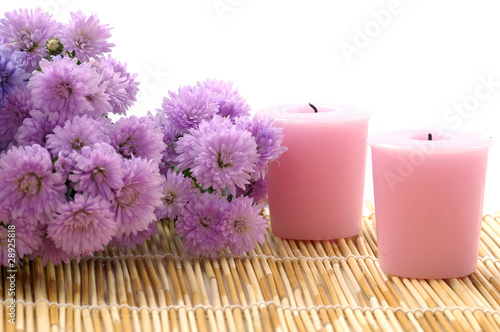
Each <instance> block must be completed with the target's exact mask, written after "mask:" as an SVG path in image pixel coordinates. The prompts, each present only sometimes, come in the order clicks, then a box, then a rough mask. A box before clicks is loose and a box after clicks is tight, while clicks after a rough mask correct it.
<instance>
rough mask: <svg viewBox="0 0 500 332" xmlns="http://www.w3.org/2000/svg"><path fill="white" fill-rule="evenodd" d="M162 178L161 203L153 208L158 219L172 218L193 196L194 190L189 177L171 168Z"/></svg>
mask: <svg viewBox="0 0 500 332" xmlns="http://www.w3.org/2000/svg"><path fill="white" fill-rule="evenodd" d="M163 178H164V181H163V183H162V187H163V190H162V194H163V197H162V202H163V204H162V205H161V206H160V207H158V208H157V209H156V210H155V214H156V216H157V218H158V219H163V218H168V219H170V220H174V219H175V218H176V217H177V216H178V215H179V213H180V211H181V209H182V208H183V207H184V205H186V204H187V202H189V201H190V200H192V199H193V198H194V193H195V192H194V190H193V188H192V185H191V179H190V178H187V177H185V176H184V175H183V174H182V173H177V172H176V171H174V170H173V169H169V170H168V171H167V173H166V175H165V176H164V177H163Z"/></svg>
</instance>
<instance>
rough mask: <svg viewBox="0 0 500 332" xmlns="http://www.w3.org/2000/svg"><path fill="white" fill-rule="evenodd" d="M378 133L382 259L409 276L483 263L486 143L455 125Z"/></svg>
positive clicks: (445, 274) (374, 144)
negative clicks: (480, 252) (481, 237)
mask: <svg viewBox="0 0 500 332" xmlns="http://www.w3.org/2000/svg"><path fill="white" fill-rule="evenodd" d="M429 132H432V131H429V130H414V131H405V132H403V131H399V132H392V133H385V134H379V135H373V136H371V137H370V138H369V139H368V142H369V144H370V145H371V148H372V165H373V179H374V191H375V214H376V221H377V238H378V239H377V241H378V249H379V259H380V265H381V268H382V270H384V272H386V273H389V274H393V275H397V276H401V277H409V278H425V279H441V278H455V277H461V276H465V275H468V274H470V273H473V272H474V271H475V269H476V266H477V258H478V250H479V235H480V230H481V220H482V208H483V197H484V186H485V179H486V165H487V155H488V148H489V147H490V146H491V144H492V141H491V140H489V139H485V138H483V137H481V136H479V135H475V134H469V133H461V132H455V131H446V132H435V131H434V132H433V133H432V141H429V140H428V133H429Z"/></svg>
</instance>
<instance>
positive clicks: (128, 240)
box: [110, 222, 158, 250]
mask: <svg viewBox="0 0 500 332" xmlns="http://www.w3.org/2000/svg"><path fill="white" fill-rule="evenodd" d="M157 233H158V226H157V223H156V222H152V223H150V224H149V226H148V228H147V229H145V230H143V231H139V232H137V233H136V234H133V233H130V234H128V235H126V234H125V233H123V234H122V235H120V236H117V237H115V238H114V239H113V240H112V241H111V242H110V245H117V246H119V247H127V248H129V249H131V250H133V249H135V248H136V246H137V245H138V244H144V241H146V240H150V239H151V238H152V237H153V236H154V235H156V234H157Z"/></svg>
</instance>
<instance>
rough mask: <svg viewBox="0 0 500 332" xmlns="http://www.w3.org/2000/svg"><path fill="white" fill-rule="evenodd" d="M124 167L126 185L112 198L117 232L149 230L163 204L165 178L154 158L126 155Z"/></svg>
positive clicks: (133, 232)
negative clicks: (128, 156) (156, 210)
mask: <svg viewBox="0 0 500 332" xmlns="http://www.w3.org/2000/svg"><path fill="white" fill-rule="evenodd" d="M123 168H124V172H125V173H124V176H123V186H122V187H121V188H120V190H119V191H118V192H117V193H116V195H115V200H114V202H113V211H115V214H116V221H117V223H118V233H117V235H118V236H121V235H122V234H125V235H129V234H131V233H132V234H137V232H140V231H144V230H146V229H147V228H148V227H149V224H150V223H152V222H154V221H156V216H155V214H154V210H155V209H156V208H157V207H159V206H161V204H162V202H161V196H162V194H161V185H162V178H161V175H160V173H159V170H158V167H157V166H156V165H155V164H154V163H153V161H152V160H151V159H150V160H146V159H142V158H132V159H126V160H125V161H124V164H123Z"/></svg>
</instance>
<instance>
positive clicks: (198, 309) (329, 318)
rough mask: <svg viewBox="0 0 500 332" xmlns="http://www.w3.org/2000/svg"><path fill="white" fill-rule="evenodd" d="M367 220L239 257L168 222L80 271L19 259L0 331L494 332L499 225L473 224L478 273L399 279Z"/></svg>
mask: <svg viewBox="0 0 500 332" xmlns="http://www.w3.org/2000/svg"><path fill="white" fill-rule="evenodd" d="M374 222H375V215H374V214H373V213H371V214H370V215H369V216H366V217H364V218H363V224H362V232H361V233H360V234H359V235H358V236H356V237H353V238H348V239H342V240H338V241H331V242H329V241H321V242H320V241H287V240H282V239H280V238H276V237H274V236H273V235H272V234H268V236H267V239H266V243H265V244H264V245H262V246H259V247H258V248H257V249H256V250H255V252H254V253H252V254H251V255H248V256H242V257H235V256H231V255H229V254H227V255H221V256H219V257H218V258H217V259H198V258H193V257H189V256H186V255H183V254H182V249H181V246H182V244H181V241H180V239H179V238H178V237H176V236H173V233H172V226H173V225H171V223H167V222H160V223H159V224H158V228H159V233H158V235H157V236H155V238H154V239H152V240H151V241H148V242H147V243H146V244H145V245H142V246H140V247H138V248H137V250H136V251H130V250H125V249H123V248H116V247H113V248H107V249H106V250H105V251H103V252H100V253H98V254H97V255H95V257H91V258H85V259H82V260H81V261H80V262H79V263H76V262H75V261H72V262H71V263H70V264H61V265H59V266H54V265H53V264H50V263H49V264H48V265H47V266H46V267H43V266H42V264H41V260H40V259H36V260H34V261H25V262H24V264H23V266H22V267H18V268H17V270H18V272H17V274H16V279H15V281H16V284H15V285H16V286H15V292H16V298H17V299H16V307H15V313H16V325H13V324H11V323H9V322H8V319H9V316H8V315H7V314H8V313H9V311H8V310H9V307H8V304H9V303H10V300H9V298H8V290H9V279H7V277H8V276H9V275H10V274H9V272H8V269H7V268H3V269H2V270H1V273H2V280H3V282H2V283H0V284H2V286H1V287H3V289H0V296H2V297H1V298H0V307H1V308H0V309H1V310H0V322H1V324H0V332H2V331H244V330H246V331H316V330H318V331H320V330H325V331H334V330H338V331H392V330H394V331H410V330H412V331H440V330H441V331H498V330H500V217H499V216H489V215H486V216H484V218H483V225H482V234H481V245H480V257H479V260H478V264H479V265H478V269H477V271H476V272H475V273H474V274H472V275H470V276H468V277H465V278H460V279H447V280H413V279H401V278H398V277H392V276H388V275H386V274H384V273H383V272H382V271H381V270H380V267H379V264H378V260H377V240H376V236H375V234H376V233H375V228H374Z"/></svg>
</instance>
